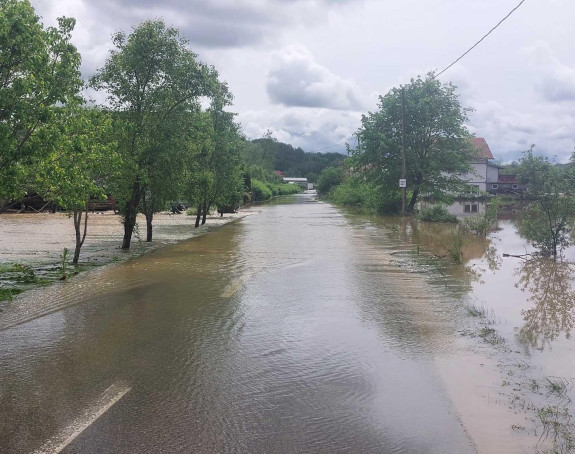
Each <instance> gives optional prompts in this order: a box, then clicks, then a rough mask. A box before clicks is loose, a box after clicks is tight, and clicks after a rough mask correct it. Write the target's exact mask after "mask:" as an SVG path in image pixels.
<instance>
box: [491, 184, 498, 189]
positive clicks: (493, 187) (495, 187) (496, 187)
mask: <svg viewBox="0 0 575 454" xmlns="http://www.w3.org/2000/svg"><path fill="white" fill-rule="evenodd" d="M498 188H499V185H498V184H492V185H491V189H498Z"/></svg>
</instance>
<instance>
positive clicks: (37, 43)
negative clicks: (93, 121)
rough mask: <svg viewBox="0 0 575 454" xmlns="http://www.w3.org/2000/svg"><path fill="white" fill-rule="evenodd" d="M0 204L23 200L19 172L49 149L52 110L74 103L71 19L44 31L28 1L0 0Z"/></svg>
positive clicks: (76, 77)
mask: <svg viewBox="0 0 575 454" xmlns="http://www.w3.org/2000/svg"><path fill="white" fill-rule="evenodd" d="M0 12H1V23H0V150H2V151H1V153H0V199H2V198H11V197H15V196H18V195H22V194H23V193H24V192H25V190H26V183H25V181H23V180H25V178H24V175H23V171H24V170H26V168H27V167H29V166H30V165H31V162H32V160H33V159H35V160H37V159H38V158H40V157H42V156H44V155H45V153H47V152H49V151H50V150H52V149H53V146H54V144H53V137H52V134H51V132H53V129H51V128H52V127H53V126H54V125H56V124H57V121H58V118H55V110H56V106H57V105H60V106H61V105H70V104H74V103H76V102H78V101H79V99H80V97H79V92H80V89H81V87H82V79H81V76H80V71H79V67H80V55H79V54H78V52H77V51H76V48H75V47H74V46H73V45H72V44H71V42H70V39H71V32H72V30H73V29H74V25H75V20H74V19H71V18H59V19H58V27H48V28H46V29H44V28H43V27H42V24H41V23H40V21H39V18H38V16H36V14H35V13H34V9H33V8H32V6H31V5H30V2H29V1H28V0H0Z"/></svg>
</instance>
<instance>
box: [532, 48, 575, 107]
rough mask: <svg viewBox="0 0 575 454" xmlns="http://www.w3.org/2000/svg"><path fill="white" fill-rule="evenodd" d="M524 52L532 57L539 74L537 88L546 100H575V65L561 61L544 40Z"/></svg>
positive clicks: (534, 68)
mask: <svg viewBox="0 0 575 454" xmlns="http://www.w3.org/2000/svg"><path fill="white" fill-rule="evenodd" d="M523 52H524V53H525V54H527V56H528V57H529V58H530V59H531V67H532V69H533V70H534V71H535V72H536V73H537V74H538V75H539V82H538V83H537V85H536V89H537V91H538V93H539V94H540V96H541V97H542V98H543V99H544V100H545V101H548V102H552V103H556V102H574V101H575V67H571V66H568V65H566V64H564V63H563V62H561V61H560V60H559V59H558V58H557V57H556V56H555V55H554V54H553V51H552V50H551V48H550V47H549V46H548V45H547V44H545V43H542V42H538V43H536V44H535V45H533V46H530V47H526V48H524V49H523Z"/></svg>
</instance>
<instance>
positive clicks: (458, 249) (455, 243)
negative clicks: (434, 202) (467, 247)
mask: <svg viewBox="0 0 575 454" xmlns="http://www.w3.org/2000/svg"><path fill="white" fill-rule="evenodd" d="M450 240H451V241H450V243H449V244H448V245H447V246H446V247H445V248H446V249H447V252H448V253H449V258H450V259H451V261H452V262H453V263H458V264H459V263H462V262H463V232H462V229H460V228H459V226H456V227H455V228H453V229H451V232H450Z"/></svg>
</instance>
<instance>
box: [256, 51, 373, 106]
mask: <svg viewBox="0 0 575 454" xmlns="http://www.w3.org/2000/svg"><path fill="white" fill-rule="evenodd" d="M266 88H267V92H268V95H269V96H270V99H271V101H272V102H274V103H276V104H283V105H284V106H296V107H320V108H327V109H338V110H364V109H365V102H363V101H362V98H363V96H362V94H361V93H360V92H361V90H360V89H359V87H358V86H357V85H356V84H355V83H354V82H352V81H349V80H345V79H343V78H341V77H339V76H337V75H336V74H334V73H332V72H331V71H330V70H329V69H327V68H326V67H324V66H321V65H320V64H318V63H317V62H316V61H315V60H314V58H313V55H312V54H311V52H309V51H308V50H307V49H306V48H304V47H302V46H297V45H292V46H288V47H286V48H284V49H282V50H280V51H276V52H273V53H272V54H271V69H270V71H269V73H268V80H267V87H266Z"/></svg>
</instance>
